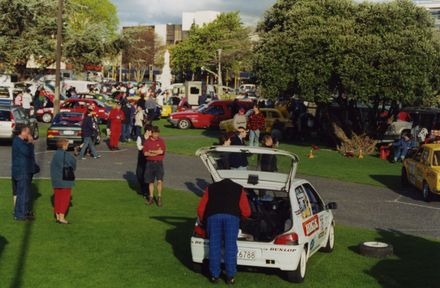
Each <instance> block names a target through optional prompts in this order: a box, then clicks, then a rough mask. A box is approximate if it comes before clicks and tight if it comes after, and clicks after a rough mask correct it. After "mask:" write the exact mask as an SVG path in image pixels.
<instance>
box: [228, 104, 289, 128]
mask: <svg viewBox="0 0 440 288" xmlns="http://www.w3.org/2000/svg"><path fill="white" fill-rule="evenodd" d="M260 111H261V113H263V115H264V118H265V120H266V132H269V133H270V132H271V131H272V127H273V125H274V123H275V121H277V120H278V121H279V122H280V123H281V124H282V125H283V127H284V131H287V130H288V129H292V128H293V124H292V120H291V119H289V118H286V116H284V114H283V113H282V112H281V111H279V110H278V109H275V108H261V109H260ZM233 122H234V120H233V119H229V120H224V121H222V122H220V125H219V127H220V130H222V131H225V132H233V131H234V125H233Z"/></svg>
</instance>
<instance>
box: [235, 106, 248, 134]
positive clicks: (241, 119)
mask: <svg viewBox="0 0 440 288" xmlns="http://www.w3.org/2000/svg"><path fill="white" fill-rule="evenodd" d="M245 112H246V111H245V110H244V109H243V108H241V109H240V110H239V111H238V113H237V114H235V115H234V119H233V120H232V121H233V122H232V123H233V126H234V131H237V130H238V128H239V127H246V126H247V118H246V115H245Z"/></svg>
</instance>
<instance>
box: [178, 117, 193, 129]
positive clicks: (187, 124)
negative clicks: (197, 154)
mask: <svg viewBox="0 0 440 288" xmlns="http://www.w3.org/2000/svg"><path fill="white" fill-rule="evenodd" d="M177 127H178V128H179V129H182V130H185V129H189V128H191V121H189V120H188V119H182V120H180V121H179V123H177Z"/></svg>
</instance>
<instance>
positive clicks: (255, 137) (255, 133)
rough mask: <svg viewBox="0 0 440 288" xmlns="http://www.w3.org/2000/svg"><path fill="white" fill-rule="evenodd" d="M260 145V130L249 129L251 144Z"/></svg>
mask: <svg viewBox="0 0 440 288" xmlns="http://www.w3.org/2000/svg"><path fill="white" fill-rule="evenodd" d="M259 145H260V130H250V131H249V146H255V147H258V146H259Z"/></svg>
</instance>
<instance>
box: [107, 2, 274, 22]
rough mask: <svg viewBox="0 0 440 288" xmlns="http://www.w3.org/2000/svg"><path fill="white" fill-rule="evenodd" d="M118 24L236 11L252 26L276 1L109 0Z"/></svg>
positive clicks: (162, 20)
mask: <svg viewBox="0 0 440 288" xmlns="http://www.w3.org/2000/svg"><path fill="white" fill-rule="evenodd" d="M112 2H113V3H114V4H115V5H116V6H117V8H118V15H119V19H120V24H121V26H133V25H138V24H167V23H173V24H181V23H182V12H184V11H185V12H191V11H199V10H214V11H220V12H230V11H237V10H239V11H240V14H241V18H242V21H243V22H244V23H245V24H247V25H255V24H256V23H258V21H259V19H261V17H262V16H263V14H264V11H266V10H267V9H268V8H269V7H271V6H272V5H273V4H274V3H275V2H276V0H112Z"/></svg>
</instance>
